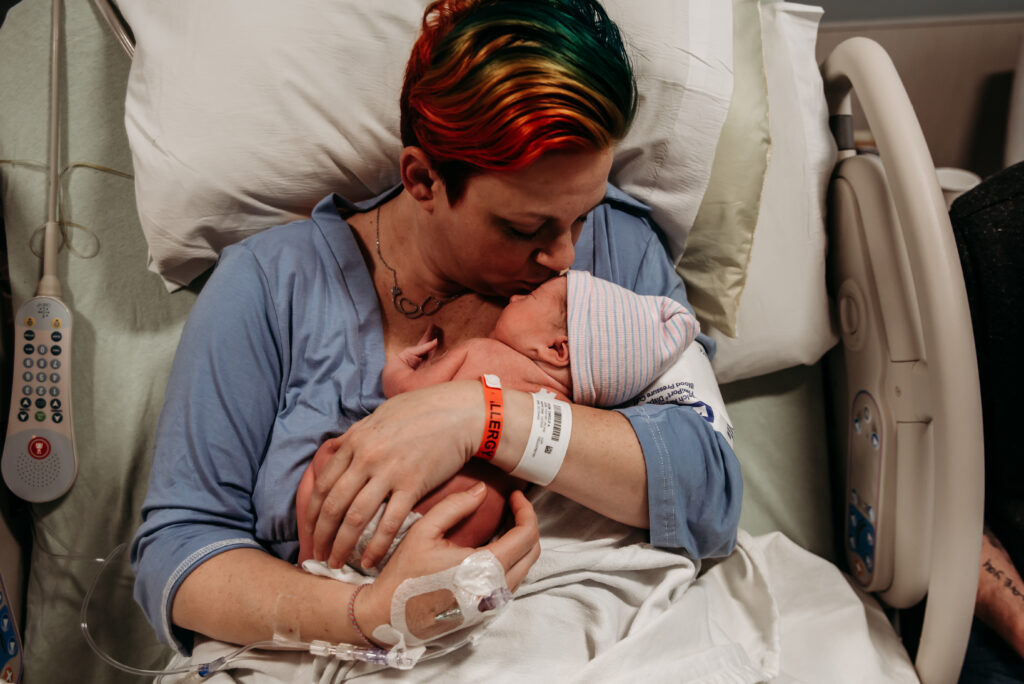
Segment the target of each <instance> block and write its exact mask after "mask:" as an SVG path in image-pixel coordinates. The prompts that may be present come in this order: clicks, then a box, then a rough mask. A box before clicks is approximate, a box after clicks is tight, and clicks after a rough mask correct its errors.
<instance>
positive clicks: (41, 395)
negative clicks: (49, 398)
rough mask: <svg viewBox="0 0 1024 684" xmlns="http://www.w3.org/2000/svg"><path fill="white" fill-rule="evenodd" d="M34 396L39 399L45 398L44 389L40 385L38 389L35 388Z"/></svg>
mask: <svg viewBox="0 0 1024 684" xmlns="http://www.w3.org/2000/svg"><path fill="white" fill-rule="evenodd" d="M36 394H37V395H38V396H40V397H45V396H46V388H45V387H43V386H42V385H40V386H39V387H36Z"/></svg>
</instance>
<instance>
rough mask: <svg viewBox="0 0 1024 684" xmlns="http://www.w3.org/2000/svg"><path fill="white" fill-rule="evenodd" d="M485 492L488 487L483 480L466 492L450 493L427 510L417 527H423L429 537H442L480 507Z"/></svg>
mask: <svg viewBox="0 0 1024 684" xmlns="http://www.w3.org/2000/svg"><path fill="white" fill-rule="evenodd" d="M485 493H487V487H486V486H484V483H483V482H478V483H476V485H474V486H472V487H470V488H469V489H467V490H466V491H464V492H456V493H454V494H449V495H448V496H446V497H445V498H443V499H441V501H439V502H438V503H437V505H436V506H434V507H433V508H431V509H430V510H429V511H427V513H426V515H424V516H423V519H422V520H420V521H419V522H417V523H416V527H422V529H423V532H425V533H426V534H427V537H428V538H431V539H440V538H442V537H444V535H445V533H446V532H448V530H450V529H451V528H453V527H455V526H456V525H457V524H459V522H461V521H462V520H464V519H465V518H467V517H469V515H470V514H471V513H472V512H473V511H475V510H476V509H477V508H479V506H480V504H481V503H483V500H484V494H485Z"/></svg>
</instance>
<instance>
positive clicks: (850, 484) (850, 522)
mask: <svg viewBox="0 0 1024 684" xmlns="http://www.w3.org/2000/svg"><path fill="white" fill-rule="evenodd" d="M882 422H883V421H882V414H881V413H880V411H879V408H878V404H877V403H876V402H875V399H874V398H873V397H872V396H871V395H870V394H869V393H868V392H859V393H858V394H857V396H856V398H855V399H854V402H853V407H852V410H851V416H850V425H849V435H850V451H849V454H850V458H849V461H848V462H847V497H848V501H847V504H848V506H847V509H848V510H847V519H846V556H847V560H848V561H849V567H850V570H851V572H852V573H853V576H854V577H855V578H856V579H857V581H858V582H860V583H861V584H862V585H863V586H865V587H870V586H871V585H872V584H875V583H874V582H873V580H875V571H876V566H877V565H878V561H879V551H880V550H881V549H880V548H879V544H878V538H879V535H878V532H879V519H880V513H881V512H882V509H883V508H884V505H883V503H882V497H883V492H882V486H883V482H882V474H883V471H884V469H885V465H886V464H885V458H884V455H885V451H884V446H885V434H884V432H883V430H882ZM881 551H882V555H883V556H884V553H885V552H884V550H881Z"/></svg>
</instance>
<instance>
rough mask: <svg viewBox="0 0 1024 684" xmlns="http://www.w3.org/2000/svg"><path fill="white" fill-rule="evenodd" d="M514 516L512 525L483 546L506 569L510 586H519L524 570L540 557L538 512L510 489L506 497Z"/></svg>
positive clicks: (524, 498)
mask: <svg viewBox="0 0 1024 684" xmlns="http://www.w3.org/2000/svg"><path fill="white" fill-rule="evenodd" d="M508 502H509V505H510V506H511V507H512V512H513V514H514V515H515V521H516V524H515V527H513V528H512V529H511V530H509V531H508V532H506V533H505V534H503V535H501V537H499V538H498V539H496V540H495V541H493V542H491V543H490V544H488V545H487V546H486V547H484V548H487V549H490V551H491V553H493V554H494V555H495V557H496V558H497V559H498V560H499V561H500V562H501V564H502V566H503V567H504V568H505V577H506V581H507V582H508V585H509V588H510V589H511V588H514V587H517V586H519V583H520V582H522V581H523V578H524V577H526V573H527V571H529V569H530V567H531V566H532V565H533V564H534V562H536V560H537V558H539V557H540V530H539V529H538V528H537V513H536V512H535V511H534V510H533V506H532V505H531V504H530V502H529V500H527V498H526V496H525V495H523V493H522V492H520V491H518V490H517V491H514V492H512V494H511V496H509V499H508Z"/></svg>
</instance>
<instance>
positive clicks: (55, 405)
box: [50, 399, 61, 411]
mask: <svg viewBox="0 0 1024 684" xmlns="http://www.w3.org/2000/svg"><path fill="white" fill-rule="evenodd" d="M60 407H61V403H60V399H51V400H50V408H51V409H52V410H54V411H60Z"/></svg>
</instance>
